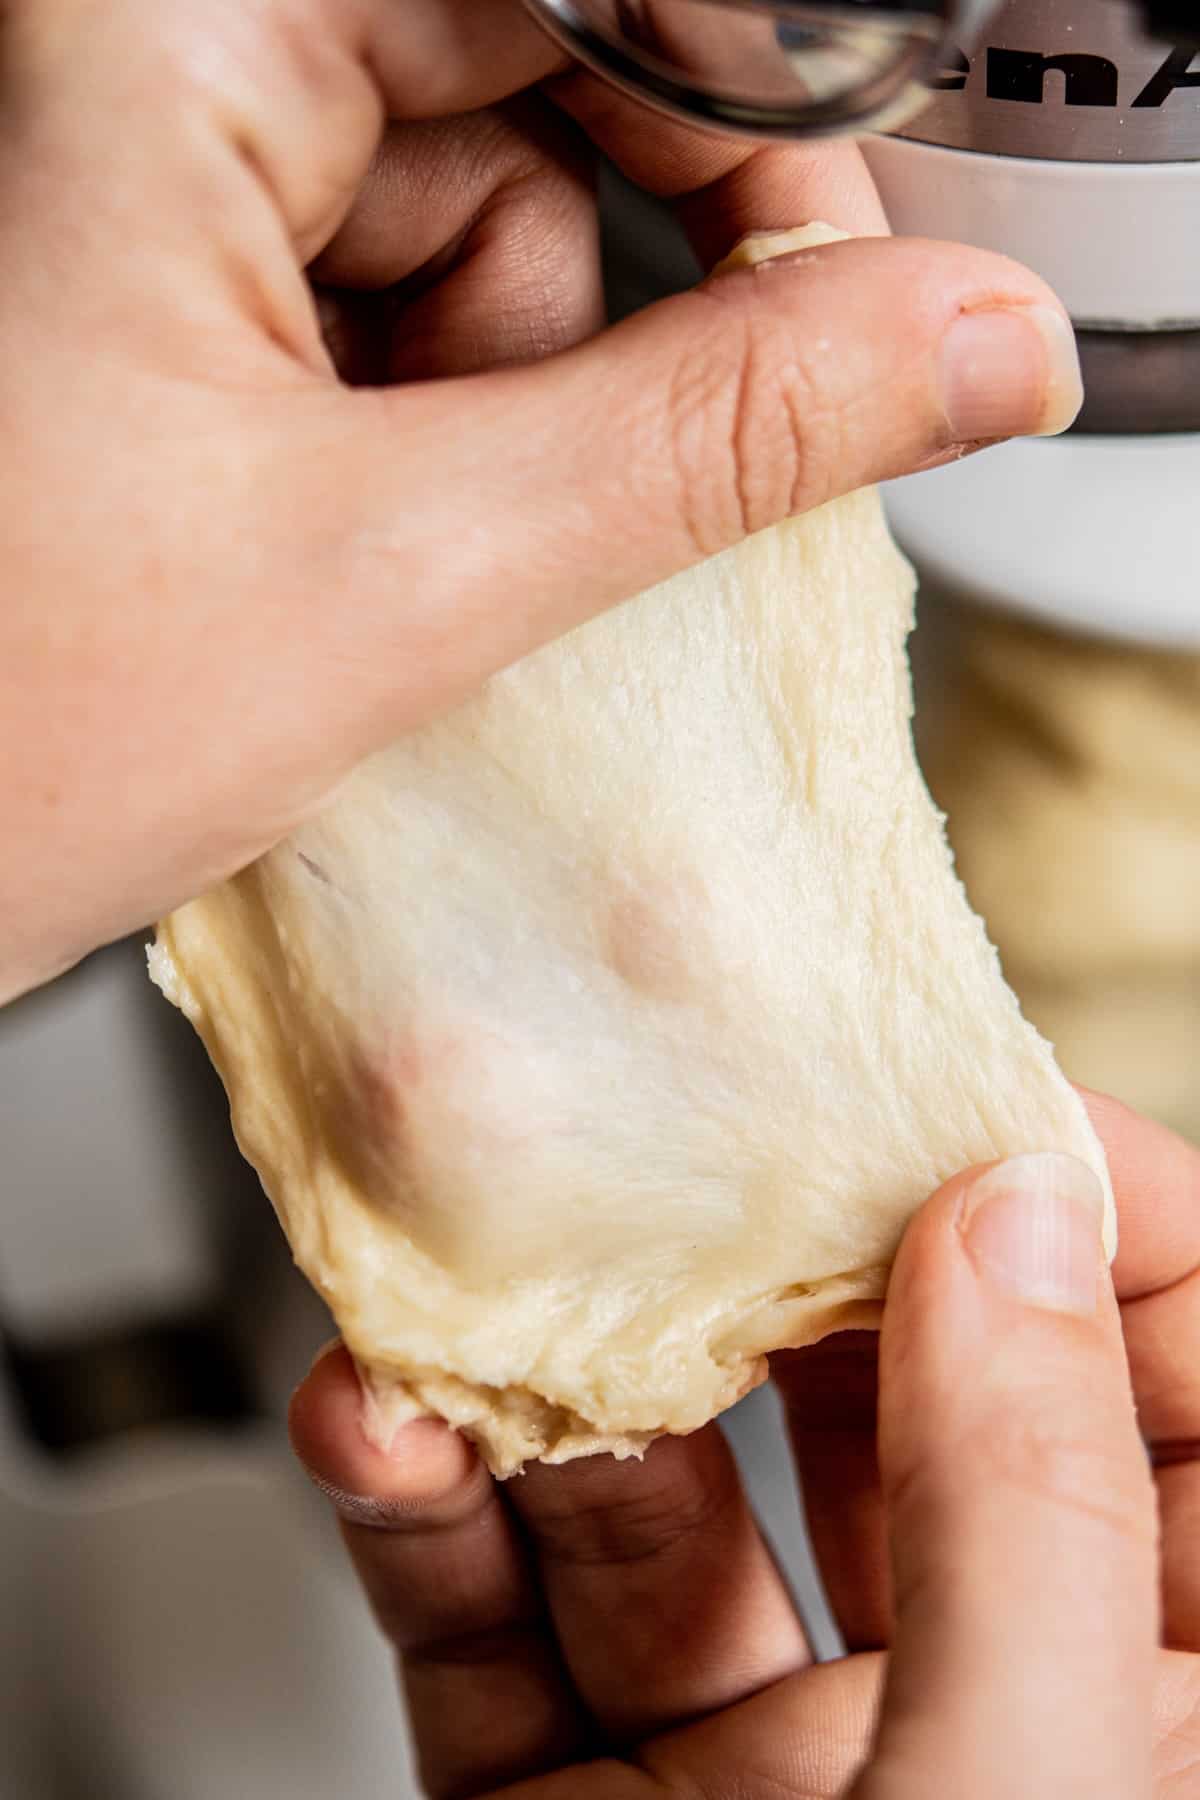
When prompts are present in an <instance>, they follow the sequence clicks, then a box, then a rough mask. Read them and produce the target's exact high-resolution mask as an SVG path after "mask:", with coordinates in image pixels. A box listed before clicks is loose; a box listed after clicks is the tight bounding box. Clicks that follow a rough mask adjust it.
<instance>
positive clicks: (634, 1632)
mask: <svg viewBox="0 0 1200 1800" xmlns="http://www.w3.org/2000/svg"><path fill="white" fill-rule="evenodd" d="M506 1497H507V1498H508V1499H510V1501H511V1503H512V1505H513V1506H514V1508H515V1510H516V1512H517V1514H518V1516H519V1518H520V1520H521V1523H522V1525H523V1526H524V1528H525V1531H526V1533H527V1534H528V1537H529V1541H530V1543H531V1546H532V1549H533V1553H534V1555H535V1557H536V1559H537V1564H538V1568H539V1571H540V1575H541V1581H542V1586H543V1589H544V1591H545V1594H546V1598H547V1602H548V1604H549V1607H550V1611H551V1614H552V1616H553V1619H554V1623H555V1628H556V1630H557V1633H558V1641H559V1644H560V1645H561V1647H562V1654H563V1657H564V1659H565V1661H566V1664H567V1667H568V1668H569V1670H570V1672H571V1675H572V1678H573V1680H574V1683H575V1686H576V1689H577V1690H578V1692H579V1694H580V1695H581V1697H582V1699H583V1700H584V1701H585V1703H586V1704H587V1706H588V1707H589V1708H590V1710H591V1712H592V1713H593V1715H594V1716H595V1718H596V1719H597V1720H598V1721H599V1723H600V1725H601V1726H602V1728H603V1729H604V1731H605V1732H606V1733H607V1734H609V1735H611V1736H612V1737H614V1738H616V1739H618V1740H626V1741H635V1740H639V1739H641V1738H644V1737H646V1736H649V1735H650V1734H652V1733H654V1732H658V1731H662V1730H664V1729H666V1728H667V1727H668V1726H671V1725H674V1724H677V1723H678V1722H680V1721H681V1720H685V1719H689V1718H693V1717H695V1716H697V1715H700V1714H703V1713H707V1712H710V1711H712V1710H713V1709H715V1708H717V1707H724V1706H729V1705H731V1704H732V1703H734V1702H735V1701H738V1700H741V1699H743V1698H744V1697H745V1696H746V1695H747V1694H752V1693H755V1692H757V1691H758V1690H759V1689H760V1688H763V1687H766V1686H768V1685H769V1684H770V1683H772V1682H775V1681H778V1680H780V1679H781V1678H782V1677H783V1676H785V1675H787V1674H790V1673H791V1672H792V1671H793V1670H795V1669H797V1668H799V1667H801V1666H802V1665H803V1664H804V1663H806V1662H807V1661H808V1649H807V1645H806V1643H805V1640H804V1634H803V1630H802V1628H801V1626H800V1622H799V1620H798V1619H797V1617H796V1613H795V1609H794V1607H793V1605H792V1602H791V1598H790V1596H789V1595H788V1593H787V1590H786V1589H785V1587H784V1584H783V1581H782V1579H781V1577H780V1575H779V1572H778V1570H777V1568H776V1566H775V1563H774V1561H773V1559H772V1557H771V1554H770V1552H769V1551H768V1549H767V1547H766V1545H765V1543H764V1542H763V1539H762V1535H761V1533H760V1532H759V1529H758V1525H757V1523H756V1521H755V1519H754V1516H753V1513H752V1512H751V1510H750V1507H749V1505H748V1503H747V1501H746V1497H745V1494H744V1492H743V1490H742V1484H741V1480H740V1478H739V1475H738V1472H737V1467H736V1465H735V1463H734V1460H733V1457H732V1454H731V1453H730V1450H729V1447H728V1445H727V1443H726V1442H725V1439H724V1437H723V1436H722V1434H721V1432H720V1431H719V1430H718V1429H717V1428H716V1427H715V1426H710V1427H709V1428H708V1429H706V1430H704V1431H701V1432H698V1433H696V1434H695V1435H694V1436H692V1437H687V1438H663V1439H661V1440H660V1441H659V1442H658V1443H656V1444H654V1445H653V1446H652V1447H651V1449H650V1450H649V1451H648V1452H647V1454H646V1457H645V1460H644V1461H643V1462H641V1463H637V1462H623V1463H618V1462H616V1461H615V1460H614V1459H613V1458H612V1457H607V1456H598V1457H590V1458H587V1459H584V1460H582V1461H580V1462H575V1463H570V1464H568V1465H566V1466H565V1467H563V1468H544V1467H539V1466H536V1465H531V1466H530V1467H529V1468H528V1469H527V1470H526V1472H525V1474H524V1476H523V1477H522V1478H521V1479H520V1480H519V1481H515V1482H512V1483H510V1484H509V1487H508V1490H507V1495H506Z"/></svg>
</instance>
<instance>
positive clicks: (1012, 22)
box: [866, 0, 1200, 648]
mask: <svg viewBox="0 0 1200 1800" xmlns="http://www.w3.org/2000/svg"><path fill="white" fill-rule="evenodd" d="M866 149H867V155H868V159H869V161H870V163H871V166H872V169H873V172H874V174H875V177H876V179H877V181H878V182H879V185H880V188H881V191H882V193H883V197H884V202H885V205H886V206H887V209H888V213H889V216H890V218H891V221H892V225H893V228H894V229H895V230H897V231H899V232H903V233H905V234H906V235H915V236H922V237H937V238H952V239H957V240H960V241H962V242H965V243H971V244H978V245H981V246H982V247H984V248H986V249H992V250H999V251H1002V252H1004V253H1006V254H1007V255H1010V256H1013V257H1015V258H1017V259H1018V260H1019V261H1021V262H1024V263H1027V264H1028V265H1029V266H1030V267H1032V268H1034V269H1036V270H1037V271H1038V273H1039V274H1041V275H1043V276H1045V278H1046V279H1047V280H1048V281H1049V282H1050V283H1051V285H1052V286H1053V287H1054V288H1055V290H1056V291H1057V292H1058V293H1059V295H1060V296H1061V297H1062V299H1063V302H1064V304H1065V305H1066V306H1067V308H1068V310H1069V312H1070V313H1071V316H1072V318H1073V319H1074V320H1075V323H1076V325H1077V326H1078V327H1079V328H1080V330H1081V332H1082V333H1083V339H1082V341H1083V344H1084V348H1085V358H1084V364H1085V372H1088V373H1089V375H1091V371H1090V370H1089V358H1088V354H1087V351H1088V350H1089V349H1090V348H1091V347H1093V346H1098V347H1099V348H1100V349H1101V350H1102V351H1103V353H1104V365H1103V366H1104V371H1105V373H1104V376H1103V379H1104V380H1105V381H1108V380H1109V379H1112V378H1113V375H1112V372H1113V371H1115V381H1116V384H1117V392H1116V394H1115V395H1113V394H1110V395H1109V396H1107V399H1108V405H1107V410H1106V413H1105V427H1104V431H1103V434H1101V435H1097V434H1096V432H1095V430H1094V429H1093V430H1092V431H1084V432H1079V433H1072V434H1070V435H1068V436H1067V437H1066V438H1063V439H1059V440H1055V441H1053V442H1040V441H1039V442H1029V443H1018V444H1012V445H1009V446H1007V447H1005V448H1004V449H1001V450H996V451H991V452H989V454H988V455H987V456H986V457H981V458H977V459H976V458H970V459H966V460H964V461H963V462H961V463H958V464H955V465H954V466H952V467H950V468H947V469H943V470H938V471H935V472H932V473H930V474H926V475H921V476H917V477H912V478H909V479H908V480H906V481H902V482H897V483H894V484H893V485H892V487H891V490H890V493H889V504H890V508H891V512H892V517H893V521H894V524H895V526H896V529H897V531H898V534H899V536H900V537H901V539H902V540H903V541H904V543H905V545H906V548H907V549H908V550H909V552H910V554H911V555H912V556H913V558H914V560H915V561H916V562H917V563H918V565H919V566H920V568H921V569H922V571H923V572H924V573H925V574H927V575H929V576H933V577H934V578H936V579H937V581H938V582H939V584H940V585H944V586H946V587H948V588H949V589H950V590H951V591H957V592H961V593H962V594H964V595H965V596H970V597H972V598H975V599H978V600H982V601H985V602H991V603H995V604H997V605H1002V606H1005V607H1008V608H1010V609H1013V610H1017V611H1023V612H1027V613H1031V614H1035V615H1037V616H1040V617H1043V618H1047V619H1050V620H1053V621H1055V622H1057V623H1059V624H1062V625H1067V626H1070V627H1073V628H1077V629H1083V630H1087V631H1091V632H1094V633H1102V634H1104V635H1116V636H1120V637H1126V638H1128V639H1130V640H1132V641H1135V642H1141V643H1149V644H1163V645H1177V646H1181V647H1184V646H1185V647H1189V648H1200V574H1198V572H1197V520H1198V518H1200V56H1196V57H1194V58H1193V56H1192V54H1191V52H1190V51H1189V50H1188V49H1187V48H1178V49H1173V48H1172V47H1171V46H1170V45H1163V44H1161V43H1152V42H1151V41H1150V40H1149V39H1147V38H1146V37H1145V36H1144V35H1143V34H1142V33H1141V31H1140V30H1139V29H1138V26H1137V23H1136V20H1135V17H1134V15H1133V13H1132V12H1131V11H1129V10H1128V9H1126V8H1125V7H1123V6H1121V5H1119V4H1116V3H1115V0H1114V3H1113V4H1097V0H1010V3H1009V4H1008V5H1007V6H1006V7H1004V8H1003V9H1002V11H1001V12H1000V13H999V14H998V15H997V16H996V18H995V20H994V22H993V24H992V25H991V27H990V28H989V29H987V30H986V31H985V33H984V39H983V41H982V42H980V43H979V44H977V45H976V46H975V48H974V50H973V51H972V53H971V55H970V57H967V56H965V55H962V54H960V53H957V52H953V51H952V52H951V53H950V55H949V57H948V59H947V68H946V72H945V74H944V75H943V77H942V81H941V84H940V85H939V87H938V89H937V90H936V92H935V94H934V97H933V99H932V101H931V104H930V106H929V107H928V108H927V109H925V110H924V111H923V112H922V113H920V114H919V115H918V116H917V117H916V118H915V119H914V120H913V121H912V122H911V123H910V124H909V125H908V126H906V127H905V128H904V131H903V134H902V135H898V136H894V137H887V138H883V137H880V138H874V139H872V140H870V141H869V143H868V144H867V146H866ZM1167 371H1169V373H1166V372H1167ZM1091 379H1092V380H1093V381H1094V380H1096V377H1092V378H1091ZM1102 398H1103V397H1102ZM1085 418H1086V415H1085ZM1181 426H1184V427H1193V428H1192V429H1186V428H1185V429H1181V428H1180V427H1181Z"/></svg>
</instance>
